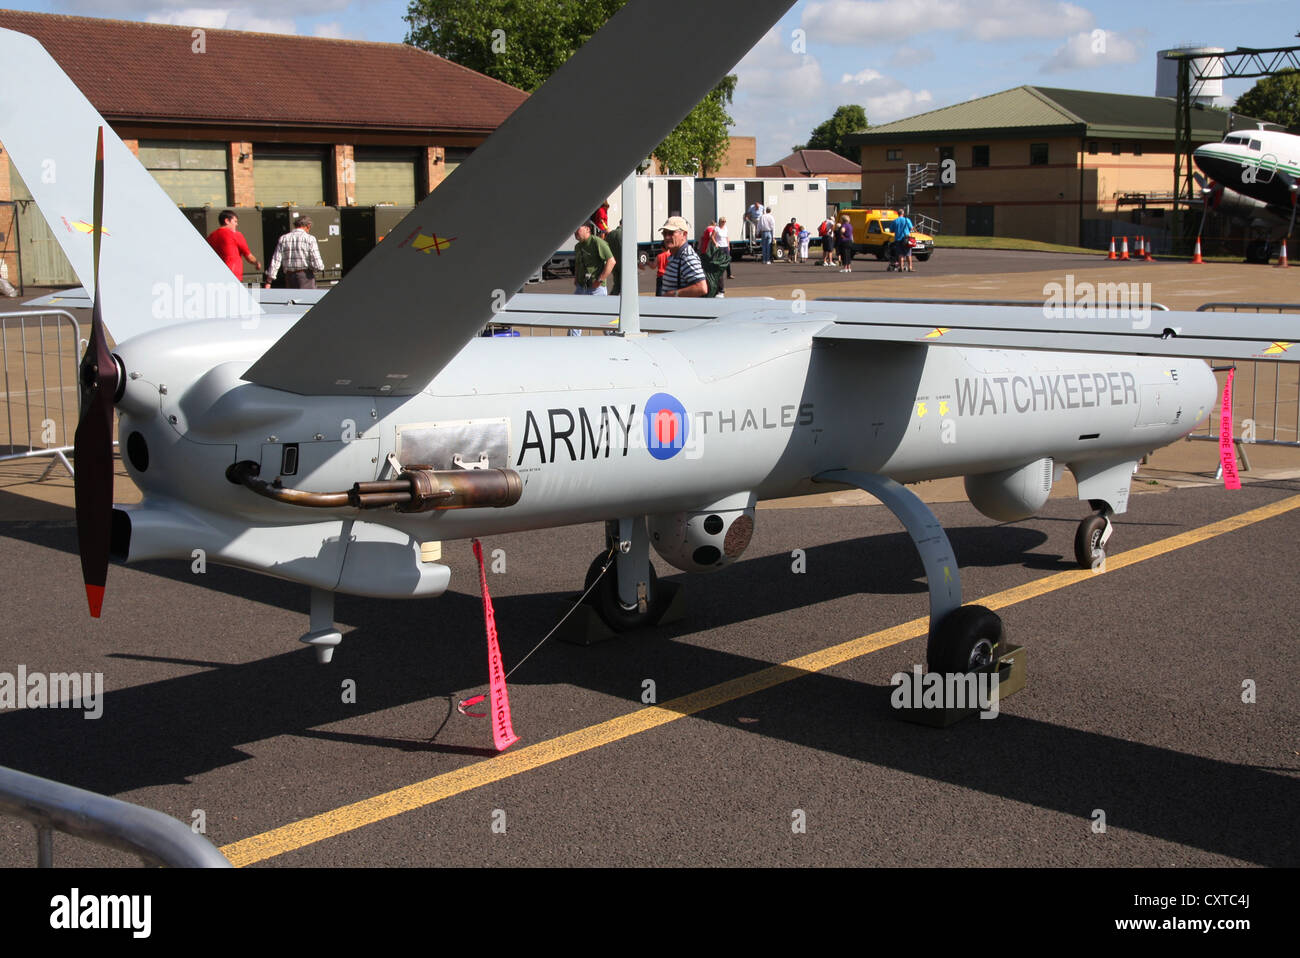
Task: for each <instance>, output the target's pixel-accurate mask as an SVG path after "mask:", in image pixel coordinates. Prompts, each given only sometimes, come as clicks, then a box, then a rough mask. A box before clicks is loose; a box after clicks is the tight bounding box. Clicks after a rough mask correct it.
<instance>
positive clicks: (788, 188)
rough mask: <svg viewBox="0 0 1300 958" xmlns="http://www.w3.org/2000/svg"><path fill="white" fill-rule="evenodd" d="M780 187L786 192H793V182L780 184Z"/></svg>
mask: <svg viewBox="0 0 1300 958" xmlns="http://www.w3.org/2000/svg"><path fill="white" fill-rule="evenodd" d="M782 189H783V190H785V192H787V193H793V192H794V184H793V183H785V184H782Z"/></svg>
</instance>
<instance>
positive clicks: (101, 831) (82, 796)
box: [0, 768, 232, 868]
mask: <svg viewBox="0 0 1300 958" xmlns="http://www.w3.org/2000/svg"><path fill="white" fill-rule="evenodd" d="M0 814H6V815H15V816H17V817H18V818H22V819H26V820H27V821H29V822H31V823H32V824H33V825H35V826H36V864H37V865H38V866H39V867H41V868H51V867H53V865H54V832H55V831H56V830H57V831H60V832H64V833H66V834H68V835H75V836H77V837H78V838H84V839H86V840H87V841H92V842H95V843H96V844H98V845H106V846H108V847H109V848H119V849H121V850H123V851H127V852H132V853H133V854H136V855H139V856H140V858H141V860H142V861H144V863H145V864H146V865H171V866H172V867H173V868H231V867H232V866H231V864H230V860H229V859H227V858H226V856H225V855H223V854H221V852H219V851H218V850H217V849H216V847H215V846H214V845H213V844H212V843H211V842H210V841H208V840H207V839H206V838H204V837H203V836H202V835H199V834H197V833H195V832H194V831H193V830H192V829H191V828H189V826H187V825H185V824H184V823H183V822H178V821H177V820H176V819H174V818H172V817H171V816H170V815H164V814H163V813H162V812H157V811H154V810H153V809H152V808H143V807H142V806H140V805H133V804H131V803H130V802H124V801H122V800H121V799H117V798H110V797H108V796H107V795H100V794H99V793H98V792H88V791H86V790H85V789H81V788H74V787H73V786H71V785H64V784H63V783H62V782H54V781H51V780H50V779H48V778H40V777H39V776H36V775H28V774H27V773H26V772H20V771H17V770H16V769H12V768H0Z"/></svg>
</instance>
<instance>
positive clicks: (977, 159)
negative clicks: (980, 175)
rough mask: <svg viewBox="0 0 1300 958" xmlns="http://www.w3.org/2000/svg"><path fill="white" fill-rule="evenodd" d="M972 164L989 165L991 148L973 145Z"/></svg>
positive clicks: (971, 151) (971, 149)
mask: <svg viewBox="0 0 1300 958" xmlns="http://www.w3.org/2000/svg"><path fill="white" fill-rule="evenodd" d="M970 165H971V166H988V165H989V148H988V147H987V146H972V147H971V148H970Z"/></svg>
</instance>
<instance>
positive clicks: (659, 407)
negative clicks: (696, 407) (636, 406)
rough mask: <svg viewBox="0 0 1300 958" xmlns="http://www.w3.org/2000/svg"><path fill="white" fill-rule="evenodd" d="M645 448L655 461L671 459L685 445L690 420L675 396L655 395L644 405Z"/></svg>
mask: <svg viewBox="0 0 1300 958" xmlns="http://www.w3.org/2000/svg"><path fill="white" fill-rule="evenodd" d="M643 423H644V431H645V446H646V449H648V450H650V455H652V456H654V457H655V458H656V459H671V458H672V457H673V456H675V455H677V453H679V452H681V450H682V447H683V446H685V445H686V436H687V434H688V433H689V432H690V420H689V419H688V418H687V415H686V407H685V406H683V405H682V404H681V402H680V401H678V399H677V398H676V397H675V396H670V395H669V394H668V393H655V394H654V395H653V396H651V397H650V399H649V401H647V402H646V404H645V414H644V418H643Z"/></svg>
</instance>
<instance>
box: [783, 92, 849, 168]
mask: <svg viewBox="0 0 1300 958" xmlns="http://www.w3.org/2000/svg"><path fill="white" fill-rule="evenodd" d="M866 128H867V111H866V110H864V109H862V107H860V106H858V105H857V104H856V103H850V104H848V105H846V106H842V107H839V108H837V109H836V110H835V115H834V116H832V117H831V118H830V119H829V120H827V121H825V122H824V123H822V124H820V125H819V126H818V127H817V128H816V129H815V130H813V131H812V135H811V136H810V137H808V142H807V143H805V144H803V145H802V146H796V147H795V149H796V150H830V151H831V152H833V153H838V154H839V155H840V156H842V157H844V158H845V159H846V160H852V161H853V162H854V163H856V162H857V161H858V152H859V151H858V148H857V147H853V146H849V145H848V144H847V143H845V142H844V140H845V137H847V136H848V135H849V134H850V133H859V132H861V131H862V130H865V129H866Z"/></svg>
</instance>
